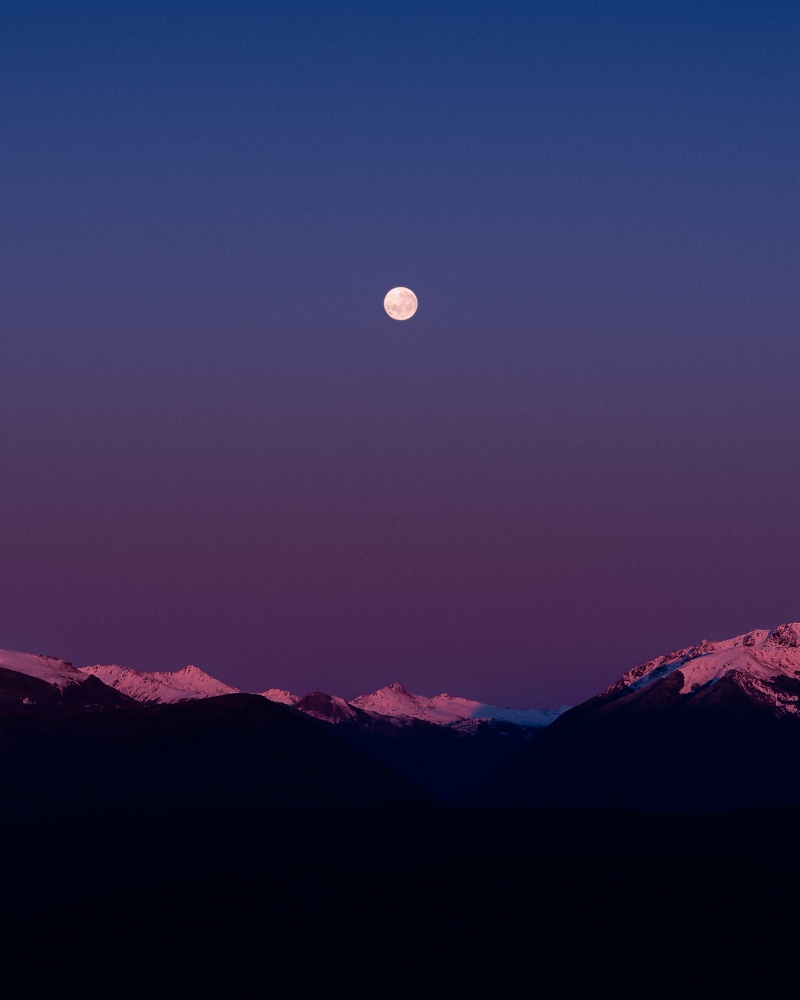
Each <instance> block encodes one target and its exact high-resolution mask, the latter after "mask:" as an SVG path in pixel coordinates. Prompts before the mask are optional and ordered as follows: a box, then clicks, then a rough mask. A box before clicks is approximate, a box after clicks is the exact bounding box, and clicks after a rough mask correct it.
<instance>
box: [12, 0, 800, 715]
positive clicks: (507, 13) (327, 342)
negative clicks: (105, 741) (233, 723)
mask: <svg viewBox="0 0 800 1000" xmlns="http://www.w3.org/2000/svg"><path fill="white" fill-rule="evenodd" d="M265 6H266V7H267V8H269V9H268V10H265V9H264V8H265ZM660 6H661V5H635V4H630V3H613V2H611V3H608V4H596V3H580V2H576V3H566V4H565V3H563V2H558V3H556V2H552V3H541V4H536V5H530V4H522V3H499V4H498V3H492V4H489V3H473V2H462V3H459V4H455V3H435V2H434V3H424V4H422V3H411V4H410V5H408V7H407V10H406V12H405V16H404V18H402V19H401V20H400V21H398V20H397V18H396V16H395V13H393V12H396V7H395V6H394V5H388V4H387V5H383V6H381V5H380V4H378V5H376V4H371V3H370V4H366V3H346V2H345V3H342V2H338V3H336V4H334V3H320V2H317V0H312V2H311V3H309V4H307V5H304V6H303V9H302V11H299V12H298V11H297V10H296V5H289V4H287V5H286V8H285V10H282V9H281V8H280V7H279V5H263V4H256V3H233V4H222V3H205V2H200V3H195V4H192V5H188V4H173V3H167V4H158V5H156V4H152V5H148V4H146V3H145V4H141V5H138V4H137V5H136V11H135V13H131V12H125V11H124V10H119V9H116V7H115V8H114V9H109V7H108V5H107V4H100V3H85V4H77V5H69V6H68V7H67V8H65V7H64V5H63V4H56V3H54V2H49V3H44V2H36V0H31V2H28V3H25V4H19V5H13V4H12V5H11V7H10V9H9V11H7V12H4V13H3V14H2V15H0V28H2V30H0V67H2V70H1V71H0V72H1V73H2V77H1V80H0V83H1V89H2V92H3V98H2V100H1V101H0V150H2V152H1V153H0V216H1V217H2V219H3V225H2V229H1V230H0V371H2V391H1V392H0V611H1V612H2V613H1V614H0V646H2V647H6V648H17V649H23V650H28V651H31V652H43V653H48V654H54V655H59V656H64V657H66V658H68V659H72V660H73V661H74V662H76V663H77V664H79V665H83V664H86V663H95V662H117V663H121V664H124V665H126V666H132V667H137V668H140V669H173V668H179V667H181V666H183V665H185V664H186V663H188V662H194V663H196V664H197V665H198V666H201V667H202V668H204V669H206V670H208V671H209V672H210V673H213V674H215V675H216V676H219V677H220V678H221V679H223V680H226V681H228V682H230V683H232V684H235V685H238V686H241V687H244V688H246V689H254V690H255V689H262V688H265V687H271V686H279V687H286V688H289V689H292V690H294V691H297V692H298V693H304V692H305V691H307V690H310V689H314V688H321V689H325V690H328V691H332V692H336V693H340V694H343V695H346V696H352V695H355V694H357V693H359V692H363V691H368V690H373V689H375V688H377V687H379V686H382V685H384V684H387V683H389V682H391V681H394V680H400V681H401V682H402V683H404V684H405V685H406V686H407V687H409V688H410V689H412V690H416V691H419V692H420V693H424V694H434V693H438V692H439V691H441V690H448V691H451V692H452V693H456V694H461V695H464V696H469V697H474V698H479V699H483V700H486V701H490V702H495V703H504V704H510V705H518V706H533V705H537V706H543V707H544V706H555V705H560V704H563V703H575V702H577V701H579V700H581V699H583V698H585V697H588V696H590V695H592V694H594V693H596V692H597V691H598V690H600V689H601V688H602V687H604V686H605V685H607V684H608V683H610V682H611V681H612V680H614V679H615V678H616V677H617V676H619V674H621V673H622V672H623V671H624V670H627V669H628V668H630V667H631V666H633V665H634V664H635V663H637V662H640V661H642V660H645V659H647V658H649V657H651V656H653V655H656V654H659V653H664V652H668V651H669V650H671V649H673V648H676V647H679V646H685V645H689V644H691V643H693V642H696V641H698V640H699V639H700V638H703V637H706V638H711V639H713V638H723V637H727V636H729V635H733V634H736V633H739V632H744V631H747V630H749V629H752V628H755V627H765V628H766V627H771V626H774V625H776V624H778V623H779V622H782V621H787V620H795V619H799V618H800V516H798V509H799V506H800V505H799V504H798V499H799V498H800V461H799V460H798V455H799V453H800V392H798V376H799V375H800V351H799V350H798V346H799V337H798V335H799V333H800V330H799V329H798V326H799V325H800V324H798V316H800V267H799V266H798V261H799V260H800V172H799V171H798V167H799V166H800V128H798V124H797V108H798V107H800V68H799V67H798V62H797V58H796V53H797V49H798V44H800V10H798V8H797V5H796V4H790V3H776V4H772V5H770V7H769V9H768V10H767V9H765V8H764V6H763V5H762V4H759V3H756V2H742V3H736V2H734V3H730V2H728V3H721V2H720V3H706V2H700V3H696V2H695V3H674V4H670V5H668V6H669V10H658V9H653V8H658V7H660ZM398 284H403V285H407V286H409V287H411V288H412V289H414V291H415V292H416V293H417V295H418V296H419V301H420V307H419V312H418V314H417V316H415V317H414V318H413V319H412V320H410V321H408V322H406V323H394V322H392V321H391V320H389V319H388V318H387V317H386V316H385V314H384V313H383V310H382V301H383V296H384V295H385V293H386V291H387V290H388V289H389V288H391V287H392V286H394V285H398Z"/></svg>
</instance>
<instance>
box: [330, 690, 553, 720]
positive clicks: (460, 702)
mask: <svg viewBox="0 0 800 1000" xmlns="http://www.w3.org/2000/svg"><path fill="white" fill-rule="evenodd" d="M350 704H351V705H353V706H355V707H356V708H360V709H361V710H362V711H365V712H374V713H375V714H377V715H390V716H395V717H398V718H410V719H422V720H424V721H425V722H435V723H437V724H439V725H443V726H448V725H453V724H455V723H459V722H465V721H466V720H468V719H497V720H502V721H504V722H513V723H515V724H516V725H519V726H528V727H532V728H540V727H542V726H547V725H549V724H550V723H551V722H552V721H553V720H554V719H556V718H557V717H558V716H559V715H560V714H561V713H562V712H564V711H566V709H564V708H561V709H554V710H547V709H540V708H532V709H518V708H500V707H498V706H497V705H486V704H484V703H483V702H480V701H470V700H469V699H468V698H457V697H455V696H453V695H451V694H437V695H436V696H435V697H433V698H426V697H425V696H424V695H419V694H412V693H411V692H410V691H408V690H407V689H406V688H404V687H403V685H402V684H397V683H395V684H390V685H389V686H388V687H384V688H381V689H380V690H378V691H376V692H375V693H374V694H362V695H359V696H358V697H357V698H354V699H353V700H352V701H351V702H350Z"/></svg>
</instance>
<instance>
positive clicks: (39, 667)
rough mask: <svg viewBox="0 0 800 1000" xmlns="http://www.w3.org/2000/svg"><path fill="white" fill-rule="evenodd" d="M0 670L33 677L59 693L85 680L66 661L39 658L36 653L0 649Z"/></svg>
mask: <svg viewBox="0 0 800 1000" xmlns="http://www.w3.org/2000/svg"><path fill="white" fill-rule="evenodd" d="M0 669H2V670H13V671H14V673H17V674H24V675H25V676H27V677H35V678H36V679H37V680H40V681H45V682H46V683H47V684H52V685H54V686H55V687H57V688H58V689H59V691H63V690H64V689H65V688H66V687H67V686H68V685H71V684H81V683H83V681H85V680H86V678H85V677H84V675H83V674H82V673H81V672H80V670H77V669H76V668H75V667H73V665H72V664H71V663H68V662H67V661H66V660H59V659H57V658H56V657H55V656H39V655H38V654H36V653H18V652H16V651H15V650H12V649H0Z"/></svg>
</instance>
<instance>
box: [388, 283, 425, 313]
mask: <svg viewBox="0 0 800 1000" xmlns="http://www.w3.org/2000/svg"><path fill="white" fill-rule="evenodd" d="M383 308H384V309H385V310H386V312H387V313H388V314H389V316H391V317H392V319H411V317H412V316H413V315H414V313H415V312H416V311H417V297H416V295H415V294H414V293H413V292H412V291H411V289H410V288H403V286H402V285H401V286H400V287H399V288H393V289H392V290H391V291H390V292H387V293H386V298H385V299H384V300H383Z"/></svg>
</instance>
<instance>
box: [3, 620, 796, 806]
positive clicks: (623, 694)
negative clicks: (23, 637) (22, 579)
mask: <svg viewBox="0 0 800 1000" xmlns="http://www.w3.org/2000/svg"><path fill="white" fill-rule="evenodd" d="M0 753H2V756H3V759H4V761H5V767H4V770H3V778H2V780H3V782H4V783H5V784H6V795H5V798H4V802H5V808H6V809H7V810H9V809H10V810H11V811H12V812H13V810H14V809H15V808H16V809H19V810H20V814H21V815H25V816H29V817H33V816H36V815H45V814H47V815H49V816H57V815H59V814H60V812H59V811H60V810H61V809H65V810H67V812H70V811H71V812H74V811H75V810H78V811H79V810H80V809H81V808H83V807H82V806H81V805H80V804H81V803H84V804H85V807H86V808H91V809H92V811H93V812H97V811H98V810H102V809H128V808H130V809H138V808H145V809H149V808H152V809H154V810H156V811H163V810H167V811H168V810H169V809H170V808H173V807H177V804H178V803H181V802H182V803H183V804H184V805H185V806H189V805H191V804H192V803H194V802H195V801H198V802H200V801H204V802H205V801H208V802H219V803H228V804H229V805H234V804H237V803H238V804H241V805H247V806H252V805H263V806H267V805H269V806H272V805H290V804H301V803H302V804H313V803H326V804H331V803H336V802H342V803H347V804H352V803H371V802H373V801H380V802H395V801H398V802H399V801H402V802H407V801H438V802H441V803H445V804H449V805H458V806H493V807H505V806H514V807H519V806H524V807H528V808H530V807H540V808H541V807H544V808H557V809H565V808H566V809H575V808H577V809H601V808H620V809H637V810H645V811H655V812H719V811H725V810H730V809H738V808H756V807H765V806H785V805H796V804H800V623H796V622H794V623H787V624H782V625H779V626H777V627H776V628H773V629H756V630H752V631H750V632H746V633H743V634H741V635H738V636H735V637H733V638H731V639H726V640H721V641H709V640H701V641H700V642H698V643H697V644H695V645H694V646H691V647H687V648H684V649H679V650H675V651H673V652H671V653H668V654H666V655H664V656H660V657H657V658H655V659H653V660H651V661H649V662H647V663H644V664H641V665H640V666H637V667H634V668H633V669H631V670H629V671H627V672H626V673H624V674H623V675H622V676H621V677H620V678H619V680H617V681H616V682H614V683H613V684H611V685H610V686H609V687H608V688H607V689H606V690H605V691H603V692H601V693H599V694H598V695H597V696H595V697H594V698H592V699H590V700H589V701H587V702H584V703H583V704H581V705H578V706H576V707H575V708H572V709H566V708H563V709H559V710H556V711H549V710H542V709H530V710H520V709H508V708H501V707H498V706H493V705H487V704H483V703H480V702H476V701H471V700H469V699H465V698H461V697H457V696H452V695H449V694H440V695H437V696H435V697H425V696H421V695H416V694H412V693H411V692H409V691H407V690H406V689H405V688H404V687H402V685H400V684H397V683H396V684H392V685H390V686H388V687H385V688H382V689H381V690H379V691H376V692H375V693H373V694H369V695H361V696H359V697H357V698H354V699H352V700H351V701H346V700H344V699H343V698H341V697H339V696H337V695H335V694H327V693H324V692H312V693H310V694H307V695H304V696H298V695H296V694H292V693H290V692H287V691H283V690H279V689H267V690H265V691H263V692H261V693H260V694H246V693H243V692H240V691H238V690H237V689H235V688H233V687H231V686H230V685H227V684H225V683H223V682H221V681H219V680H216V679H215V678H213V677H211V676H209V675H208V674H206V673H205V672H204V671H202V670H200V669H199V668H197V667H195V666H188V667H185V668H184V669H183V670H179V671H176V672H144V671H137V670H133V669H131V668H126V667H121V666H116V665H105V666H103V665H92V666H87V667H82V668H76V667H75V666H73V665H72V664H70V663H68V662H66V661H64V660H59V659H57V658H52V657H45V656H39V655H34V654H29V653H19V652H12V651H3V652H0ZM56 774H57V775H58V776H59V777H58V779H57V780H56V778H55V775H56ZM173 786H179V787H173ZM34 787H37V788H39V789H40V791H41V790H43V789H49V791H48V794H46V795H44V794H42V795H40V794H36V795H34V794H31V792H32V790H33V788H34ZM67 788H68V789H69V791H65V789H67ZM14 803H16V805H14ZM89 803H91V806H89Z"/></svg>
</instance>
